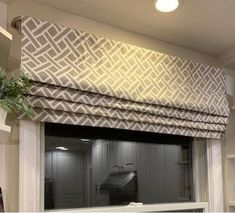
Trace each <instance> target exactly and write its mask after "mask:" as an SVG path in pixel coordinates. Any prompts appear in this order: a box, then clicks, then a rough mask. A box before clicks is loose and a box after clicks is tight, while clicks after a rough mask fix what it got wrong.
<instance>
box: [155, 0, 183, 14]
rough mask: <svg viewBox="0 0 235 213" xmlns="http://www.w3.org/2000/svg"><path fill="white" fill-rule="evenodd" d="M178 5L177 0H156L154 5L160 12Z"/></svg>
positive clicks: (170, 10) (169, 10)
mask: <svg viewBox="0 0 235 213" xmlns="http://www.w3.org/2000/svg"><path fill="white" fill-rule="evenodd" d="M178 6H179V0H156V4H155V7H156V9H157V10H159V11H161V12H165V13H166V12H172V11H174V10H176V9H177V7H178Z"/></svg>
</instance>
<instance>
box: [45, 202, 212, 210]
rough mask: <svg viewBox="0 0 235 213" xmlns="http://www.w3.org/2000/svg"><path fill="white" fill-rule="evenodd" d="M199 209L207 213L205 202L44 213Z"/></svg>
mask: <svg viewBox="0 0 235 213" xmlns="http://www.w3.org/2000/svg"><path fill="white" fill-rule="evenodd" d="M194 209H201V210H202V211H203V212H208V203H206V202H198V203H196V202H187V203H164V204H146V205H138V204H137V205H126V206H118V207H117V206H116V207H115V206H114V207H95V208H80V209H60V210H58V209H57V210H50V211H46V212H162V211H168V212H169V211H186V210H194Z"/></svg>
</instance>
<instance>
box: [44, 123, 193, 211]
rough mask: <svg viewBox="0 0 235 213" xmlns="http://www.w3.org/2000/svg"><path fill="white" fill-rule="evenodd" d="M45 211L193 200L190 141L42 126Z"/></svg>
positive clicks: (165, 136)
mask: <svg viewBox="0 0 235 213" xmlns="http://www.w3.org/2000/svg"><path fill="white" fill-rule="evenodd" d="M45 134H46V137H45V209H64V208H83V207H98V206H117V205H127V204H129V203H131V202H141V203H144V204H155V203H171V202H188V201H192V169H191V168H192V165H191V163H192V162H191V161H192V160H191V146H192V145H191V141H192V139H191V138H189V137H183V136H173V135H164V134H154V133H145V132H136V131H127V130H115V129H107V128H94V127H80V126H70V125H61V124H46V125H45Z"/></svg>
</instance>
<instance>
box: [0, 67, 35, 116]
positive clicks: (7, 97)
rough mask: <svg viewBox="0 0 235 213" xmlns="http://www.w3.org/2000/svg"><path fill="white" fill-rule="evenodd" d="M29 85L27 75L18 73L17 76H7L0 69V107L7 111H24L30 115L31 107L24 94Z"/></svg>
mask: <svg viewBox="0 0 235 213" xmlns="http://www.w3.org/2000/svg"><path fill="white" fill-rule="evenodd" d="M30 87H31V83H30V80H29V78H28V76H27V75H25V74H20V75H19V76H18V77H13V78H8V76H7V75H6V74H5V72H4V71H3V70H1V69H0V107H2V108H3V109H4V110H5V111H7V112H9V113H11V112H15V113H24V114H26V115H28V116H31V115H32V108H31V107H30V105H29V102H28V99H27V96H26V95H25V94H26V93H27V91H28V90H29V89H30Z"/></svg>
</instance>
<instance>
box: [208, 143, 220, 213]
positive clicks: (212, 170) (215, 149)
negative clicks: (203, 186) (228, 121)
mask: <svg viewBox="0 0 235 213" xmlns="http://www.w3.org/2000/svg"><path fill="white" fill-rule="evenodd" d="M221 148H222V147H221V141H220V140H208V141H207V168H208V169H207V173H208V202H209V211H211V212H223V211H224V197H223V167H222V150H221Z"/></svg>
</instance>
